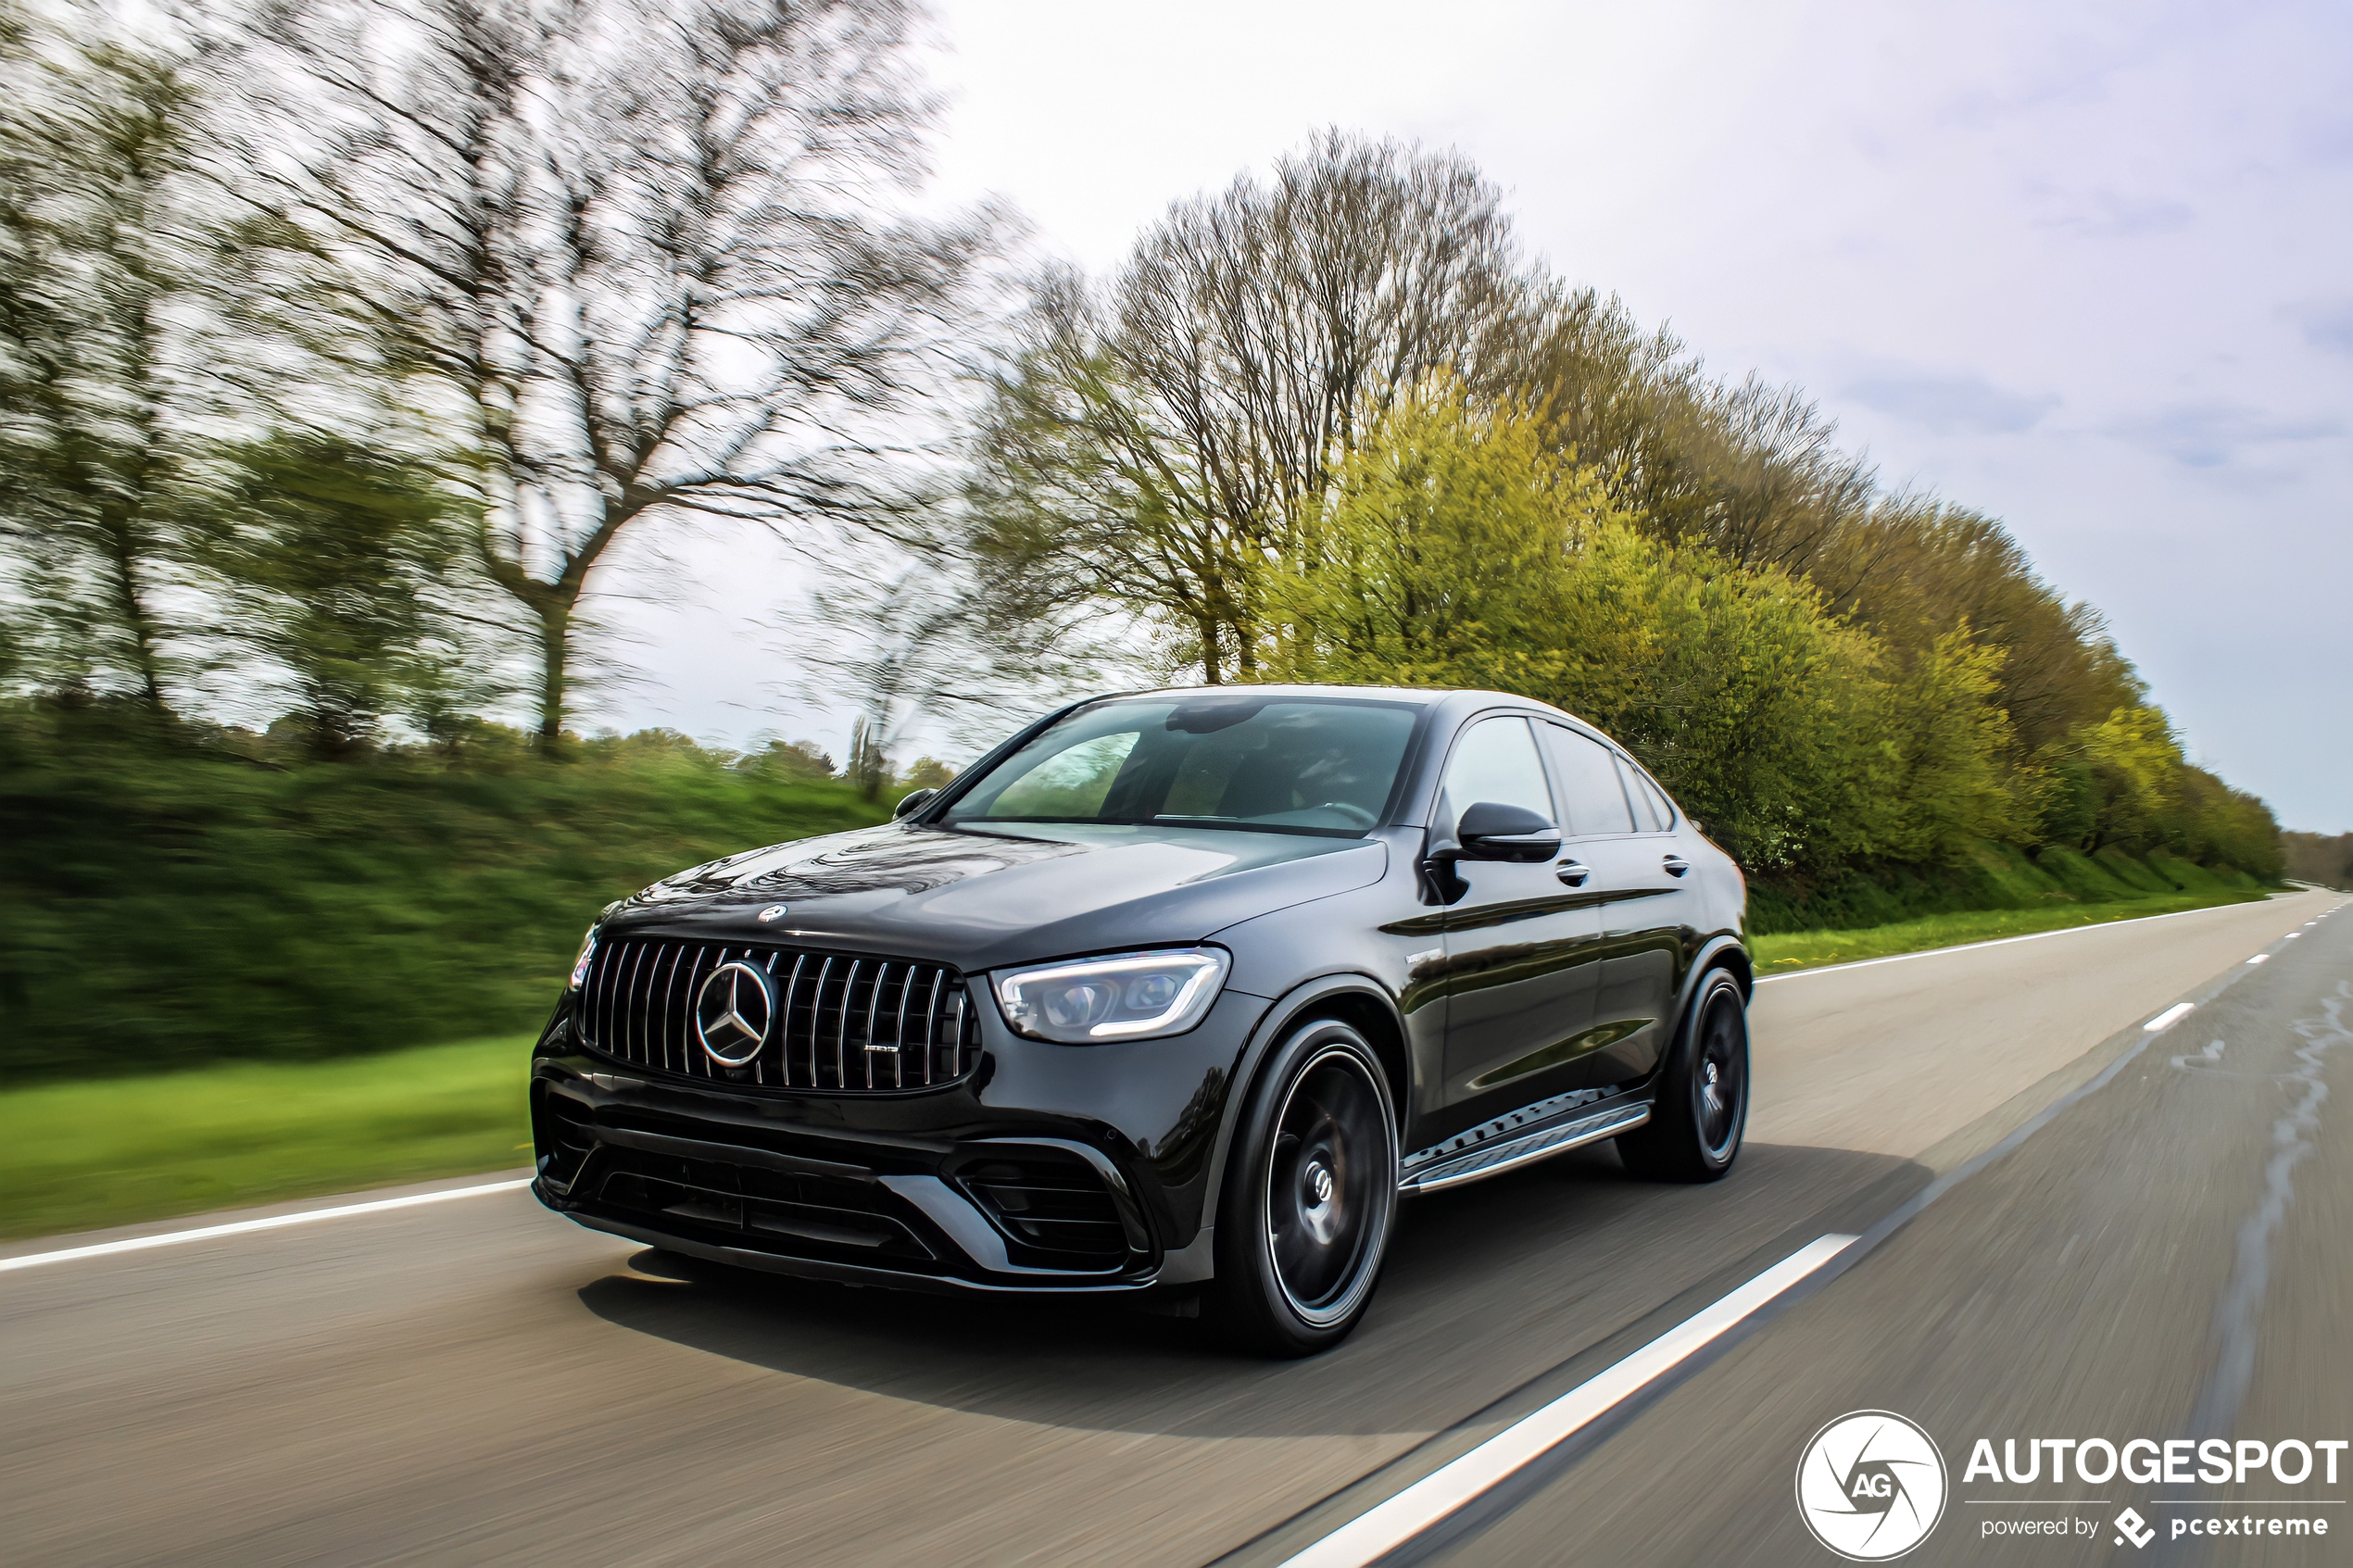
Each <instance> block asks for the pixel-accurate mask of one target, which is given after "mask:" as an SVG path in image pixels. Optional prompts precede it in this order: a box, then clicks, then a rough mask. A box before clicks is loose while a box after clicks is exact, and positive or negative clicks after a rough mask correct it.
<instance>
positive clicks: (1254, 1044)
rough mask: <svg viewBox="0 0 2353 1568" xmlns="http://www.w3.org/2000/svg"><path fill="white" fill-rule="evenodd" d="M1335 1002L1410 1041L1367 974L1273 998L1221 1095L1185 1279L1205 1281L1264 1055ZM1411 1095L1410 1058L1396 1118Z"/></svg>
mask: <svg viewBox="0 0 2353 1568" xmlns="http://www.w3.org/2000/svg"><path fill="white" fill-rule="evenodd" d="M1333 997H1352V998H1354V997H1362V998H1364V999H1365V1000H1367V1001H1369V1002H1371V1003H1373V1004H1374V1005H1375V1006H1376V1007H1378V1008H1379V1009H1380V1010H1382V1012H1384V1013H1386V1014H1387V1015H1388V1018H1389V1021H1390V1027H1391V1028H1393V1029H1394V1030H1396V1032H1397V1038H1398V1040H1399V1042H1400V1044H1401V1047H1403V1042H1404V1041H1406V1040H1407V1039H1409V1038H1411V1036H1409V1035H1407V1034H1406V1032H1405V1020H1404V1017H1403V1014H1401V1013H1400V1012H1399V1011H1398V1010H1397V998H1396V997H1393V996H1391V995H1390V994H1389V992H1388V991H1387V990H1386V989H1385V988H1384V987H1383V986H1382V985H1381V984H1380V982H1378V980H1375V979H1374V978H1373V977H1372V976H1370V975H1368V974H1358V973H1353V972H1340V973H1336V974H1320V975H1317V976H1316V977H1315V979H1313V980H1307V981H1302V982H1301V983H1300V984H1299V985H1294V986H1292V987H1291V988H1290V990H1288V991H1286V992H1284V993H1283V994H1282V995H1281V996H1280V997H1277V998H1276V999H1275V1002H1274V1004H1273V1005H1272V1006H1271V1007H1269V1008H1268V1009H1267V1010H1266V1011H1265V1016H1264V1017H1262V1018H1260V1020H1259V1021H1258V1026H1257V1027H1256V1028H1255V1029H1253V1030H1252V1032H1251V1035H1250V1039H1249V1040H1248V1042H1247V1043H1245V1044H1244V1045H1243V1047H1242V1053H1241V1055H1240V1056H1239V1058H1237V1059H1236V1060H1235V1062H1234V1078H1233V1085H1232V1087H1231V1088H1230V1089H1229V1090H1228V1091H1227V1096H1226V1113H1225V1114H1224V1115H1223V1116H1222V1117H1220V1118H1219V1119H1218V1123H1217V1141H1216V1142H1215V1143H1214V1145H1212V1146H1211V1149H1210V1163H1209V1183H1208V1185H1207V1186H1206V1187H1205V1188H1204V1189H1203V1191H1202V1223H1201V1230H1200V1232H1199V1233H1198V1234H1197V1235H1196V1236H1194V1238H1193V1240H1192V1241H1191V1242H1190V1243H1189V1245H1187V1247H1186V1248H1184V1250H1185V1251H1186V1252H1187V1253H1189V1254H1190V1253H1196V1252H1197V1253H1198V1255H1199V1257H1200V1265H1199V1272H1198V1273H1195V1272H1194V1271H1193V1270H1192V1269H1187V1270H1185V1271H1184V1278H1185V1279H1195V1278H1198V1279H1207V1278H1209V1277H1210V1272H1211V1271H1210V1269H1209V1266H1208V1262H1209V1259H1210V1257H1211V1256H1212V1255H1213V1245H1214V1244H1213V1243H1212V1242H1211V1238H1212V1237H1213V1236H1214V1234H1215V1231H1216V1227H1217V1205H1218V1202H1219V1200H1220V1199H1221V1198H1223V1196H1224V1194H1225V1190H1226V1162H1227V1157H1228V1156H1229V1155H1230V1154H1231V1153H1232V1151H1233V1145H1234V1131H1235V1128H1236V1127H1237V1126H1238V1125H1239V1123H1240V1121H1241V1113H1242V1108H1243V1107H1244V1106H1245V1105H1247V1104H1249V1103H1250V1097H1251V1095H1252V1092H1253V1091H1254V1090H1255V1089H1256V1088H1257V1087H1258V1073H1259V1070H1260V1068H1261V1067H1263V1066H1264V1065H1265V1060H1266V1055H1267V1053H1268V1052H1269V1051H1271V1050H1273V1049H1274V1048H1275V1044H1276V1042H1277V1041H1278V1040H1281V1039H1282V1038H1283V1037H1284V1036H1285V1035H1289V1034H1290V1031H1291V1028H1292V1026H1293V1025H1294V1024H1296V1023H1297V1022H1299V1020H1300V1017H1301V1015H1302V1014H1303V1013H1305V1012H1307V1011H1308V1010H1311V1009H1313V1008H1315V1007H1316V1006H1318V1005H1319V1004H1321V1003H1324V1002H1327V1001H1330V1000H1331V999H1332V998H1333ZM1413 1092H1414V1084H1413V1062H1412V1060H1410V1058H1409V1060H1407V1061H1406V1063H1405V1087H1404V1095H1403V1096H1401V1097H1400V1098H1399V1102H1398V1105H1397V1110H1398V1113H1399V1114H1400V1115H1403V1116H1407V1117H1408V1118H1410V1116H1411V1114H1412V1111H1411V1108H1410V1107H1409V1106H1408V1105H1407V1104H1406V1103H1405V1098H1406V1097H1410V1096H1411V1095H1412V1094H1413ZM1172 1257H1173V1255H1172ZM1162 1278H1163V1280H1164V1281H1165V1282H1166V1283H1169V1284H1177V1283H1182V1281H1180V1280H1177V1279H1171V1278H1170V1277H1169V1272H1168V1271H1166V1270H1164V1271H1163V1273H1162Z"/></svg>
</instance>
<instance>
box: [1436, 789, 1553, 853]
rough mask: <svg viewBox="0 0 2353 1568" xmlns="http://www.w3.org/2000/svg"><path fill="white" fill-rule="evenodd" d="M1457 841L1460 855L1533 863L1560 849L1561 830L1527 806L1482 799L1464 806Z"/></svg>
mask: <svg viewBox="0 0 2353 1568" xmlns="http://www.w3.org/2000/svg"><path fill="white" fill-rule="evenodd" d="M1454 843H1455V848H1454V854H1455V856H1456V857H1457V858H1458V859H1465V860H1503V861H1505V862H1508V863H1510V864H1513V865H1522V866H1525V865H1533V864H1535V863H1536V862H1537V861H1539V860H1549V859H1552V858H1553V857H1554V855H1557V854H1559V853H1560V847H1561V830H1560V829H1559V828H1557V827H1554V825H1553V824H1552V822H1550V821H1548V820H1547V819H1546V818H1544V817H1542V816H1540V815H1539V814H1537V813H1536V812H1534V811H1531V810H1529V809H1528V808H1527V807H1525V806H1505V805H1502V804H1500V803H1498V802H1496V801H1492V800H1482V801H1479V802H1478V804H1477V805H1475V806H1467V807H1465V808H1464V809H1463V815H1462V820H1461V821H1459V822H1456V823H1455V824H1454Z"/></svg>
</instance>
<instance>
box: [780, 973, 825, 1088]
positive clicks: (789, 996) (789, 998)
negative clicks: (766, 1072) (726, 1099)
mask: <svg viewBox="0 0 2353 1568" xmlns="http://www.w3.org/2000/svg"><path fill="white" fill-rule="evenodd" d="M808 967H809V955H808V954H807V953H799V954H796V955H794V958H793V960H792V979H791V980H789V981H787V982H786V985H785V999H784V1003H783V1007H784V1011H783V1013H782V1014H781V1015H780V1021H779V1022H778V1025H777V1029H776V1050H777V1055H778V1057H779V1059H780V1060H782V1061H783V1062H784V1064H785V1066H784V1074H783V1076H782V1077H781V1078H780V1079H779V1080H778V1082H780V1083H782V1084H784V1085H785V1086H786V1087H787V1088H789V1087H791V1086H792V1022H793V1010H794V1008H795V1007H796V1006H798V1005H799V1000H800V972H801V971H802V970H804V969H807V968H808ZM809 1083H810V1086H811V1087H812V1088H813V1087H815V1086H816V1083H817V1063H816V1059H815V1057H814V1056H812V1057H811V1059H810V1063H809Z"/></svg>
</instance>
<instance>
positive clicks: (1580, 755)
mask: <svg viewBox="0 0 2353 1568" xmlns="http://www.w3.org/2000/svg"><path fill="white" fill-rule="evenodd" d="M1539 728H1541V730H1542V731H1543V733H1544V749H1545V750H1546V751H1548V752H1550V753H1552V759H1553V771H1554V773H1556V774H1558V775H1559V777H1560V781H1561V806H1562V808H1563V809H1565V810H1567V813H1568V822H1567V824H1566V826H1567V831H1568V832H1569V833H1571V834H1576V835H1577V836H1579V837H1581V838H1591V837H1593V836H1595V835H1598V834H1609V833H1632V832H1633V831H1634V818H1633V814H1632V813H1631V812H1630V811H1629V810H1628V809H1627V806H1626V791H1625V788H1624V786H1622V785H1621V784H1619V783H1618V782H1617V763H1616V762H1614V761H1613V760H1611V758H1610V754H1609V752H1608V750H1607V749H1606V748H1605V747H1604V746H1601V745H1599V744H1598V743H1596V742H1593V741H1591V740H1588V739H1586V738H1585V737H1584V736H1583V735H1580V734H1578V733H1577V732H1576V731H1575V730H1571V729H1568V728H1566V727H1565V726H1562V725H1559V724H1543V725H1540V726H1539Z"/></svg>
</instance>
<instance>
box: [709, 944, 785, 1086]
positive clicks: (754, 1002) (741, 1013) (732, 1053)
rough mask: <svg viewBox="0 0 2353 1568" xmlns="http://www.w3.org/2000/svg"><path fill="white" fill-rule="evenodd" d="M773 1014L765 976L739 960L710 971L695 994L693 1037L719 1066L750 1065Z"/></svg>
mask: <svg viewBox="0 0 2353 1568" xmlns="http://www.w3.org/2000/svg"><path fill="white" fill-rule="evenodd" d="M775 1014H776V996H775V993H774V991H773V990H772V989H771V988H770V986H769V984H768V976H767V975H766V974H765V973H763V972H761V971H760V970H757V969H754V968H753V967H752V966H751V965H749V964H748V963H745V962H744V961H743V960H740V959H738V960H735V961H733V962H730V963H723V964H721V965H720V966H719V967H718V968H717V969H714V970H712V971H711V976H710V978H709V979H707V980H705V981H704V982H703V983H702V989H701V990H699V991H698V992H696V993H695V1034H696V1035H697V1036H698V1038H700V1039H701V1041H702V1048H703V1049H704V1051H706V1052H707V1053H709V1055H710V1057H711V1060H713V1061H715V1062H717V1063H719V1064H720V1065H721V1066H722V1067H743V1066H746V1065H749V1062H750V1061H751V1059H752V1058H754V1057H756V1056H758V1055H759V1054H760V1047H761V1046H764V1045H766V1044H767V1043H768V1029H769V1025H770V1023H771V1022H773V1021H774V1018H775Z"/></svg>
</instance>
